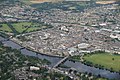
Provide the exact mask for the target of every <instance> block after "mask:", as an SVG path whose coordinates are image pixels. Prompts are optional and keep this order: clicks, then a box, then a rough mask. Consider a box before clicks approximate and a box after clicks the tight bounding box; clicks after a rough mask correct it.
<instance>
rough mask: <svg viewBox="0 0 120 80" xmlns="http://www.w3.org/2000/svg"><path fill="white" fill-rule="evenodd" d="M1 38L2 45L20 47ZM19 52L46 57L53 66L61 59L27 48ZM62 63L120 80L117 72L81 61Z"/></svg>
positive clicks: (80, 70)
mask: <svg viewBox="0 0 120 80" xmlns="http://www.w3.org/2000/svg"><path fill="white" fill-rule="evenodd" d="M1 40H2V43H3V44H4V45H6V46H9V47H12V48H13V49H20V48H22V47H21V46H20V45H18V44H16V43H14V42H13V41H10V40H9V41H3V40H5V39H4V38H3V37H0V41H1ZM21 53H22V54H24V55H28V56H34V57H38V58H40V59H47V60H49V61H50V62H51V64H50V65H49V66H50V67H52V66H54V65H55V64H56V63H57V62H59V61H60V60H61V59H62V58H59V57H52V56H47V55H43V54H37V53H35V52H32V51H30V50H28V49H21ZM64 65H67V66H69V67H71V68H75V69H76V70H77V71H79V72H88V73H92V74H94V75H98V74H100V75H101V76H102V77H105V78H109V79H116V80H120V74H118V73H112V72H110V71H107V70H101V69H98V68H94V67H90V66H87V65H84V64H82V63H81V62H75V63H74V62H72V61H69V60H67V61H66V62H65V63H64Z"/></svg>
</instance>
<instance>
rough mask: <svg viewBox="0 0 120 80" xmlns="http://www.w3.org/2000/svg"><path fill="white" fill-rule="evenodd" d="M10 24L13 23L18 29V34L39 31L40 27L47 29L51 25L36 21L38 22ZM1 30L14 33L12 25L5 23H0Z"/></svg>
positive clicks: (15, 28) (14, 27)
mask: <svg viewBox="0 0 120 80" xmlns="http://www.w3.org/2000/svg"><path fill="white" fill-rule="evenodd" d="M10 24H11V25H12V27H13V29H14V30H16V31H17V33H18V34H20V33H26V32H33V31H38V30H40V29H46V28H48V27H50V26H49V25H45V24H43V23H36V22H15V23H10ZM0 32H3V33H5V32H8V33H10V32H11V33H14V31H13V30H12V29H11V28H10V26H8V25H7V24H4V23H0ZM14 34H15V33H14Z"/></svg>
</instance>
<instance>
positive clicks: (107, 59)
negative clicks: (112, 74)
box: [83, 53, 120, 71]
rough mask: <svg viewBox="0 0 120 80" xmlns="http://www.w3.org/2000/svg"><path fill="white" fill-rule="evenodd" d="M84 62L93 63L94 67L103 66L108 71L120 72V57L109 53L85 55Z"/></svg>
mask: <svg viewBox="0 0 120 80" xmlns="http://www.w3.org/2000/svg"><path fill="white" fill-rule="evenodd" d="M83 58H84V60H86V61H88V62H92V63H93V65H96V64H98V65H101V66H104V68H106V69H112V70H113V71H120V55H114V54H109V53H97V54H91V55H90V54H88V55H85V56H84V57H83Z"/></svg>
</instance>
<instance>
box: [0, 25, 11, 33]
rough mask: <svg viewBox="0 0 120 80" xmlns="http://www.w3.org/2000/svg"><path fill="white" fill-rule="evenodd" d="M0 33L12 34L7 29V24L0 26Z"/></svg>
mask: <svg viewBox="0 0 120 80" xmlns="http://www.w3.org/2000/svg"><path fill="white" fill-rule="evenodd" d="M0 31H2V32H12V30H11V29H10V28H9V27H8V25H7V24H0Z"/></svg>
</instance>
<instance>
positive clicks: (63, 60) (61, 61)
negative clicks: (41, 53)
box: [53, 56, 69, 68]
mask: <svg viewBox="0 0 120 80" xmlns="http://www.w3.org/2000/svg"><path fill="white" fill-rule="evenodd" d="M68 57H69V56H66V57H64V58H63V59H62V60H60V61H59V62H58V63H57V64H56V65H54V66H53V68H56V67H58V66H59V65H60V64H61V63H63V62H65V61H66V60H67V59H68Z"/></svg>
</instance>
